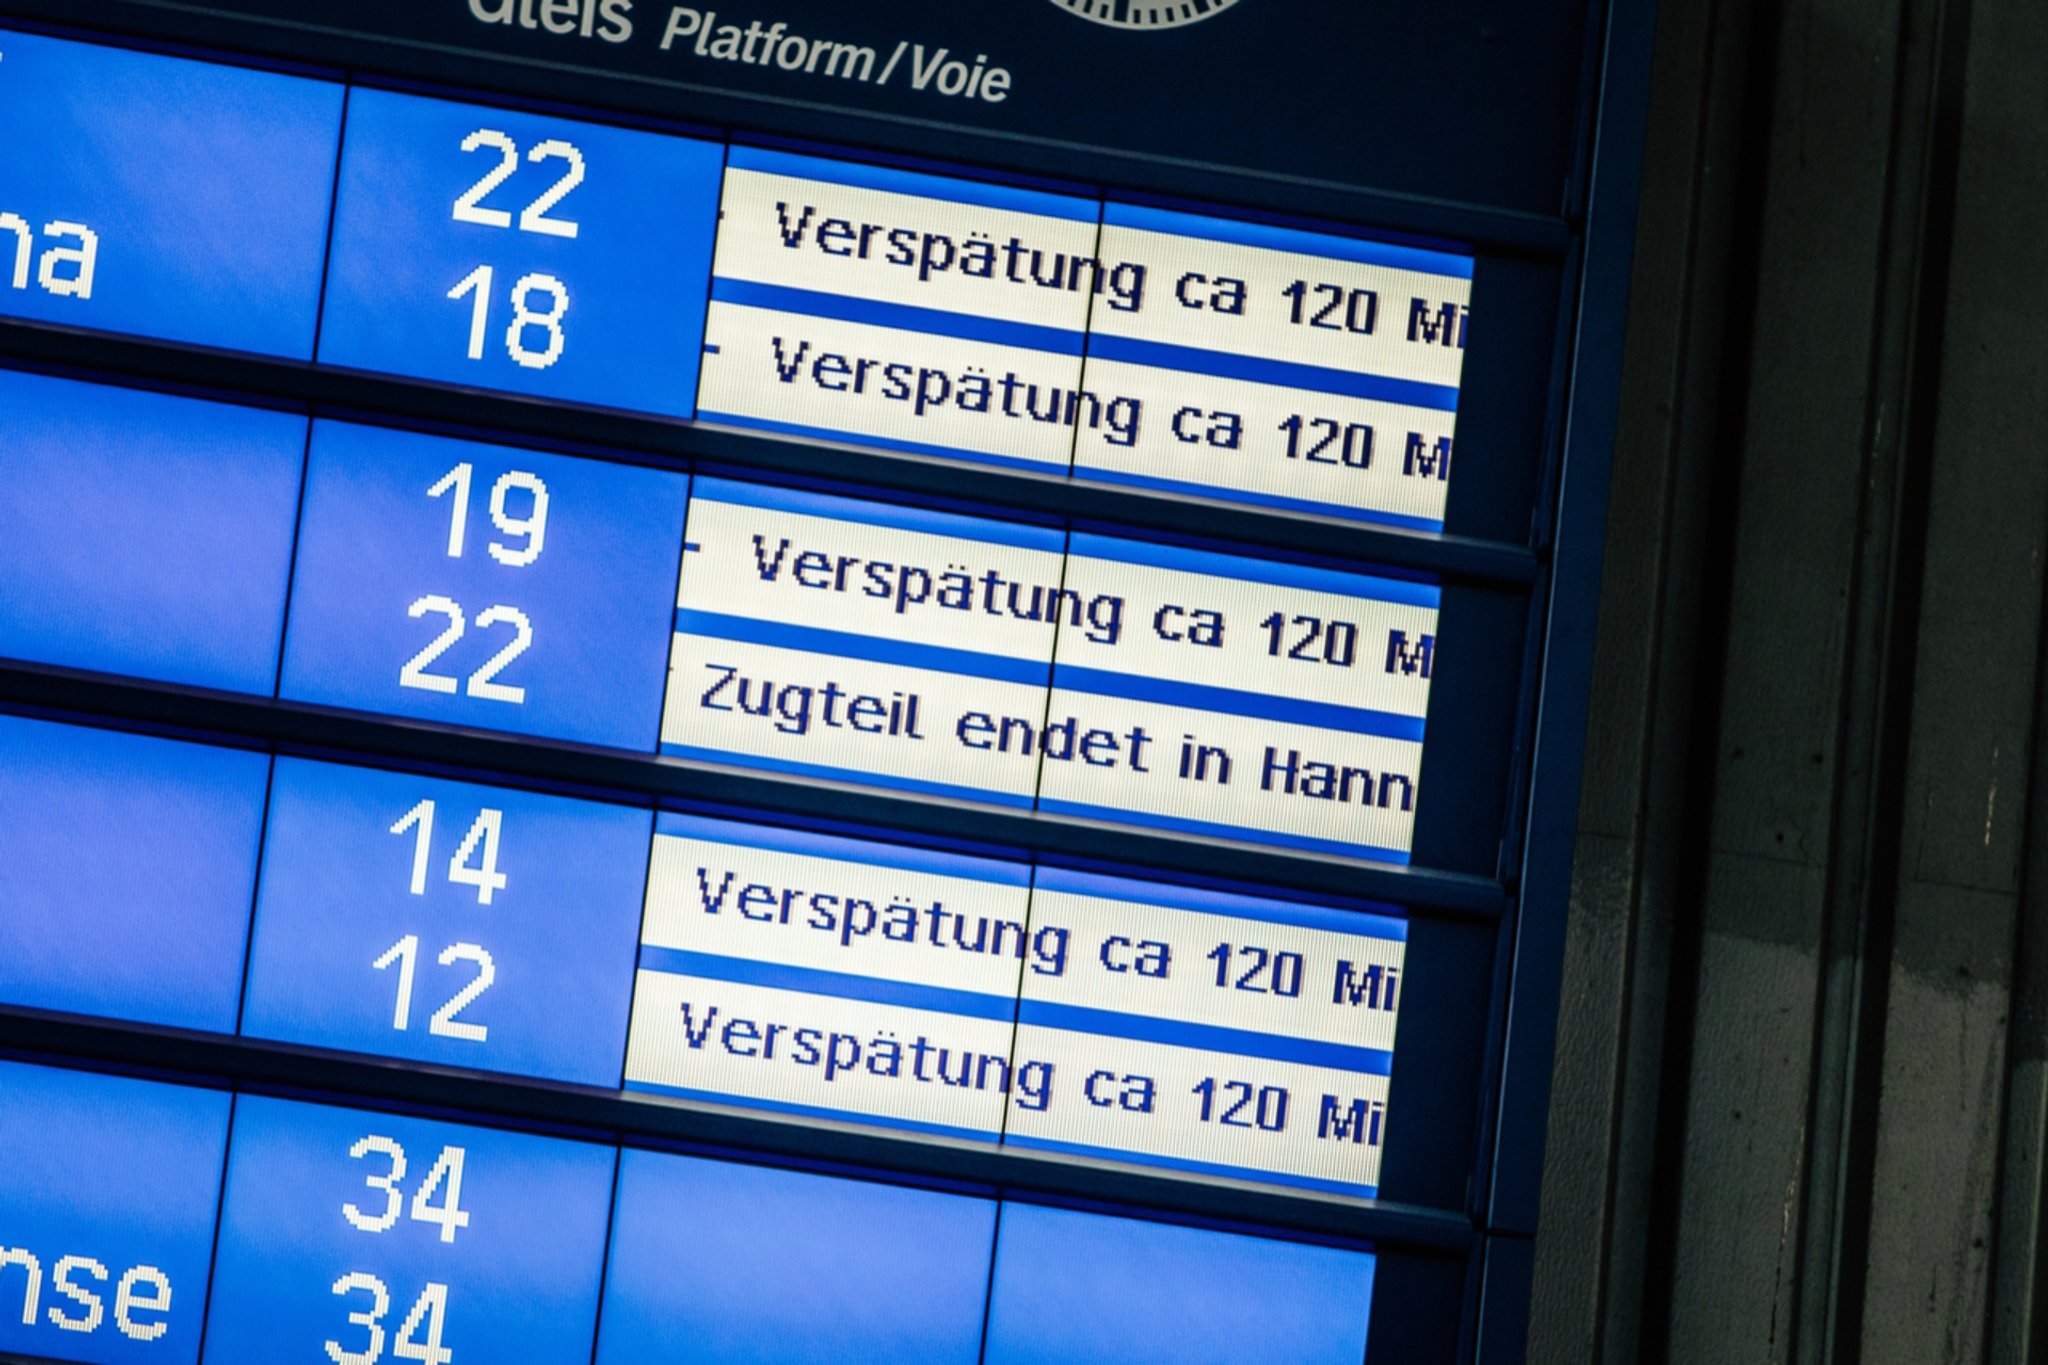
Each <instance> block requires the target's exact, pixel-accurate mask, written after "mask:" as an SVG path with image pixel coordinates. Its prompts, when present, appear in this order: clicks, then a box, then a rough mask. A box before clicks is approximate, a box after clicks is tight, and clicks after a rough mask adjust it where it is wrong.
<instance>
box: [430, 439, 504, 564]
mask: <svg viewBox="0 0 2048 1365" xmlns="http://www.w3.org/2000/svg"><path fill="white" fill-rule="evenodd" d="M472 472H473V471H472V470H471V468H470V465H469V461H467V460H464V461H463V462H462V463H461V464H459V465H457V466H455V468H453V469H451V470H449V471H448V472H447V473H446V474H443V475H442V476H441V481H440V482H439V483H437V484H435V485H434V486H433V487H432V488H429V489H428V490H427V496H428V497H430V498H438V497H440V496H441V495H442V494H443V493H446V492H447V491H448V490H449V489H451V488H452V489H454V490H455V505H454V506H453V507H452V508H451V509H450V513H451V515H450V516H449V518H448V557H449V558H450V559H460V558H462V532H463V529H464V527H466V526H467V525H468V523H469V476H470V474H471V473H472ZM501 482H502V480H501Z"/></svg>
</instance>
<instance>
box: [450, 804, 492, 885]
mask: <svg viewBox="0 0 2048 1365" xmlns="http://www.w3.org/2000/svg"><path fill="white" fill-rule="evenodd" d="M504 823H505V812H503V811H501V810H490V809H486V810H484V811H483V812H482V813H481V814H479V815H478V816H477V817H476V823H475V824H473V825H471V826H470V827H469V833H468V834H467V835H465V836H463V840H462V845H461V847H459V848H457V849H456V850H455V856H454V857H453V858H450V859H449V860H448V880H449V881H451V882H454V883H455V884H456V885H457V886H473V887H475V888H476V903H477V904H478V905H489V904H490V903H491V893H492V892H495V891H503V890H504V889H505V874H504V873H502V872H500V871H498V835H499V833H500V832H501V831H502V830H503V828H504ZM479 843H481V844H482V845H483V857H482V858H481V859H480V860H479V861H478V863H477V865H476V866H475V867H471V866H469V858H470V855H471V854H472V853H475V852H476V851H477V845H478V844H479Z"/></svg>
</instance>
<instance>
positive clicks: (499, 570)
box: [280, 421, 689, 751]
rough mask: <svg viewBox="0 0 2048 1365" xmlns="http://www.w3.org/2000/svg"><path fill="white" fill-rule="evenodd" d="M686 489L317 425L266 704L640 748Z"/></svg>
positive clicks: (425, 439)
mask: <svg viewBox="0 0 2048 1365" xmlns="http://www.w3.org/2000/svg"><path fill="white" fill-rule="evenodd" d="M688 496H689V480H688V478H686V477H685V476H683V475H680V474H670V473H664V472H661V471H657V470H649V469H635V468H630V467H628V466H625V465H612V464H603V463H599V462H597V461H594V460H577V459H570V458H567V457H565V456H560V455H544V454H541V453H540V452H538V451H531V450H511V449H507V448H505V447H501V446H486V445H477V444H475V443H472V442H467V441H452V440H447V439H444V438H441V437H433V436H419V435H413V434H410V433H405V432H397V431H387V430H383V429H380V428H373V427H358V426H350V425H347V424H344V423H340V422H325V421H323V422H316V423H315V424H314V428H313V444H312V455H311V458H310V461H309V463H308V466H307V475H306V506H305V514H304V519H303V523H302V527H301V531H300V535H299V555H298V564H297V572H296V575H295V577H294V579H293V588H292V607H291V628H290V634H289V637H288V638H287V639H286V641H285V651H284V672H283V683H282V686H281V688H280V695H282V696H285V697H288V698H292V699H295V700H299V701H313V702H325V703H327V704H330V705H334V706H353V707H358V708H361V709H363V710H369V711H381V712H385V713H388V714H392V715H401V716H415V717H418V718H420V719H423V720H439V721H447V722H450V723H453V724H458V725H473V726H479V727H483V728H487V729H494V730H512V731H516V732H518V733H520V734H527V735H546V736H550V737H553V738H559V739H573V740H582V741H585V742H587V743H591V744H607V745H612V746H614V747H617V748H627V749H639V750H642V751H646V750H651V749H653V748H654V743H655V731H656V727H657V725H658V724H659V720H660V711H661V679H662V677H663V676H664V674H665V673H666V671H667V666H668V650H669V636H670V634H671V631H672V628H673V617H674V608H673V606H672V605H671V604H672V602H673V593H674V589H675V574H676V559H677V557H678V556H679V555H680V554H681V546H682V539H683V515H684V506H685V504H686V502H687V500H688Z"/></svg>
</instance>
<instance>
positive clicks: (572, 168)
mask: <svg viewBox="0 0 2048 1365" xmlns="http://www.w3.org/2000/svg"><path fill="white" fill-rule="evenodd" d="M550 157H555V158H559V159H560V160H563V161H566V162H568V163H569V169H568V171H567V172H565V173H564V174H563V176H562V178H561V179H560V180H557V181H556V182H555V183H554V184H552V185H550V186H548V188H547V192H546V193H545V194H543V195H541V197H540V198H538V199H536V200H534V201H533V202H532V203H531V204H528V205H527V206H526V209H525V211H524V212H522V213H521V214H520V215H519V226H520V227H521V228H522V229H524V230H525V231H527V232H541V233H546V234H547V235H548V236H550V237H574V236H575V235H576V224H574V223H572V222H569V221H568V220H567V219H565V218H550V217H548V216H547V214H548V210H549V209H551V208H553V207H554V206H555V205H557V204H559V203H561V202H562V197H563V196H564V195H566V194H568V193H569V191H570V190H573V189H575V188H576V187H577V186H578V185H580V184H582V183H583V153H581V152H579V151H577V150H576V149H575V148H574V147H572V146H570V145H569V144H568V143H566V142H563V141H560V140H559V139H557V138H549V139H548V140H547V141H546V142H543V143H541V144H540V145H539V146H537V147H535V148H534V149H533V150H532V151H530V152H528V153H527V154H526V159H527V160H528V161H532V162H541V161H546V160H547V159H548V158H550Z"/></svg>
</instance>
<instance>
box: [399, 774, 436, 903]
mask: <svg viewBox="0 0 2048 1365" xmlns="http://www.w3.org/2000/svg"><path fill="white" fill-rule="evenodd" d="M414 826H418V827H419V833H418V834H415V835H414V836H413V840H412V893H413V894H414V895H415V896H424V895H426V894H427V845H428V843H429V842H431V841H432V839H433V837H434V803H433V800H432V799H431V798H430V799H428V800H425V801H422V802H420V803H419V804H418V805H416V806H414V807H413V808H412V809H411V810H409V811H407V812H406V813H405V816H404V818H403V819H401V820H400V821H399V822H398V823H397V824H395V825H393V826H392V827H391V832H392V833H393V834H403V833H405V832H406V831H407V830H409V829H411V828H413V827H414Z"/></svg>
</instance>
